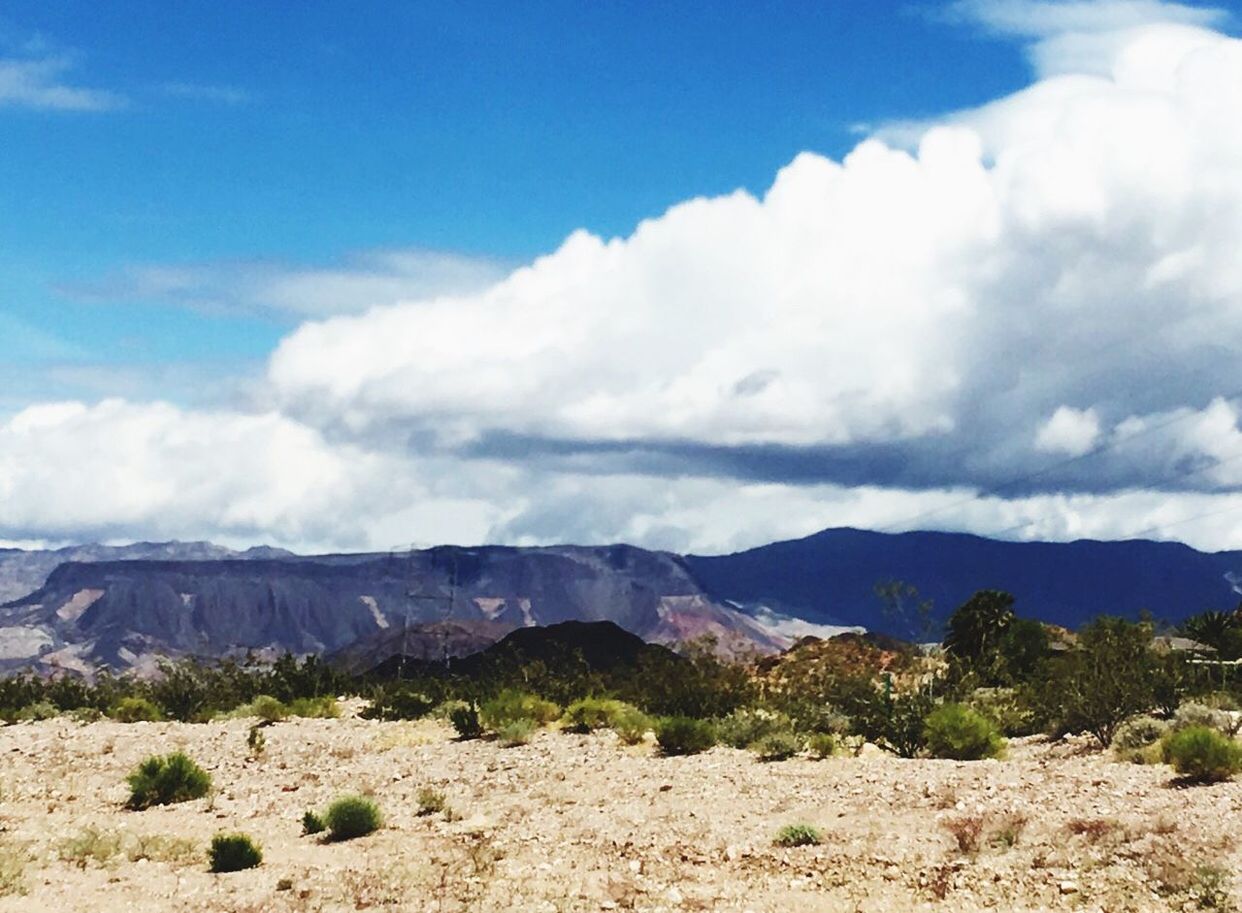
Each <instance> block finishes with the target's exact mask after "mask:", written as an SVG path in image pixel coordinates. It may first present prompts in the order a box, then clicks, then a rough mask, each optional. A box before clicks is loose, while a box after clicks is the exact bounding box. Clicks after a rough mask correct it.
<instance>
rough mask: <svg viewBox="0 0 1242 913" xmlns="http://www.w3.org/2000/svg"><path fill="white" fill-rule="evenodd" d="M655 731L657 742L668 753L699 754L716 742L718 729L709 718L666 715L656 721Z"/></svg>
mask: <svg viewBox="0 0 1242 913" xmlns="http://www.w3.org/2000/svg"><path fill="white" fill-rule="evenodd" d="M655 731H656V742H657V743H658V744H659V746H660V750H661V751H662V752H663V753H664V754H666V755H688V754H698V753H699V752H700V751H707V749H709V748H711V747H712V746H713V745H715V744H716V729H715V727H714V726H712V724H711V722H710V721H708V720H697V719H695V718H693V717H688V716H669V717H664V718H663V719H661V720H659V721H657V722H656V726H655Z"/></svg>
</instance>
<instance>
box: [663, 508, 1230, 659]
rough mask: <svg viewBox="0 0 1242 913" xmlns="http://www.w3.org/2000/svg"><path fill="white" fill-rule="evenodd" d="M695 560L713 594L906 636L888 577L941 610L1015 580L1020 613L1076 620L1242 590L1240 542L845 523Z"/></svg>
mask: <svg viewBox="0 0 1242 913" xmlns="http://www.w3.org/2000/svg"><path fill="white" fill-rule="evenodd" d="M685 562H686V566H687V567H688V568H689V569H690V570H691V571H692V572H693V573H694V576H695V578H696V579H697V580H698V582H699V583H700V584H701V585H702V586H703V588H704V590H705V591H706V592H707V593H708V594H709V595H710V596H712V597H714V598H717V599H724V600H728V601H731V602H737V603H743V604H745V603H756V604H763V605H767V606H770V607H771V608H773V609H775V610H777V611H779V612H783V613H785V614H787V615H792V616H795V617H797V618H802V619H806V620H808V621H812V622H816V623H819V624H833V625H861V626H864V627H866V628H867V629H868V630H871V631H879V632H882V633H886V634H893V635H896V636H898V637H910V636H912V635H914V634H915V633H916V632H914V631H912V630H911V629H910V628H909V626H907V625H905V624H903V623H902V622H901V621H900V620H898V619H893V618H888V617H885V615H884V614H883V612H882V604H881V601H880V599H879V598H878V597H877V596H876V594H875V585H876V583H878V582H880V581H883V580H894V579H895V580H901V581H904V582H906V583H909V584H912V585H914V586H915V587H917V588H918V590H919V593H920V594H921V595H922V596H923V597H925V598H930V599H932V600H933V601H934V603H935V618H936V619H937V620H938V621H939V622H943V620H944V619H945V618H947V617H948V615H949V613H951V612H952V611H953V609H954V608H956V607H957V606H959V605H961V604H962V603H963V602H965V601H966V600H967V599H968V598H969V597H970V595H971V594H972V593H974V592H975V591H977V590H981V589H999V590H1007V591H1008V592H1010V593H1013V594H1014V596H1015V597H1016V598H1017V605H1016V609H1017V611H1018V613H1019V614H1020V615H1024V616H1027V617H1031V618H1038V619H1040V620H1042V621H1048V622H1052V623H1055V624H1059V625H1064V626H1065V627H1068V628H1076V627H1078V626H1079V625H1081V624H1082V623H1083V622H1085V621H1087V620H1089V619H1091V618H1093V617H1095V616H1096V615H1102V614H1108V615H1122V616H1127V617H1131V618H1132V617H1135V616H1136V615H1137V614H1138V613H1139V611H1140V610H1143V609H1147V610H1149V611H1150V612H1151V613H1152V614H1153V615H1154V616H1155V617H1157V618H1159V619H1163V620H1167V621H1170V622H1177V621H1181V620H1182V619H1184V618H1186V617H1187V616H1189V615H1192V614H1194V613H1195V612H1199V611H1202V610H1203V609H1207V608H1217V609H1232V608H1233V607H1234V606H1235V605H1237V603H1238V601H1239V599H1240V598H1242V597H1240V596H1239V592H1238V590H1237V589H1236V587H1235V584H1234V580H1237V579H1242V552H1237V551H1225V552H1216V553H1208V552H1199V551H1196V550H1195V549H1192V548H1191V547H1190V546H1188V545H1183V544H1182V543H1179V542H1152V541H1148V540H1129V541H1117V542H1105V541H1095V540H1078V541H1075V542H1009V541H1002V540H997V539H986V538H983V537H982V536H974V535H969V534H966V533H943V532H909V533H877V532H870V531H867V530H858V529H850V528H841V529H827V530H823V531H822V532H818V533H815V534H814V535H811V536H807V537H806V538H804V539H796V540H790V541H787V542H776V543H773V544H771V545H764V546H760V547H758V548H754V549H749V550H747V551H744V552H738V553H736V554H732V555H720V556H712V557H707V556H695V555H691V556H687V557H686V558H685ZM937 633H938V632H937Z"/></svg>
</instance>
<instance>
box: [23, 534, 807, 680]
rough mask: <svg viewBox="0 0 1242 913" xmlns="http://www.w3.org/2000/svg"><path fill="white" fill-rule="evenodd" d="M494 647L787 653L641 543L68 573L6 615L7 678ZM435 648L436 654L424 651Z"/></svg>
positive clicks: (162, 564)
mask: <svg viewBox="0 0 1242 913" xmlns="http://www.w3.org/2000/svg"><path fill="white" fill-rule="evenodd" d="M450 621H451V622H457V623H461V624H469V625H472V626H473V627H474V629H475V633H481V634H486V635H487V636H489V637H491V639H492V640H495V639H498V638H499V637H500V636H503V634H504V633H507V632H508V631H512V630H514V629H516V628H521V627H531V626H536V625H549V624H554V623H556V622H562V621H612V622H615V623H616V624H618V625H619V626H620V627H622V628H624V629H625V630H627V631H630V632H631V633H633V634H636V635H638V636H639V637H641V638H643V639H644V640H647V641H651V642H663V643H671V642H676V641H682V640H689V639H694V638H697V637H699V636H702V635H713V636H715V637H717V638H718V639H719V640H720V641H721V642H724V643H729V642H731V641H732V642H736V643H737V644H738V645H739V647H740V648H745V649H760V650H763V651H771V650H776V649H779V648H780V647H782V646H784V645H785V641H784V640H783V639H782V638H778V637H773V636H772V635H771V634H769V632H767V631H766V630H765V629H764V628H763V627H762V626H760V625H759V624H757V623H756V622H755V621H753V620H752V619H751V618H749V617H748V616H746V615H745V614H744V613H741V612H738V611H736V610H734V609H732V608H730V607H727V606H725V605H723V604H720V603H716V602H713V601H712V600H710V599H708V598H707V597H706V596H705V595H704V593H703V591H702V590H701V588H700V587H699V586H698V585H697V583H695V581H694V579H693V577H692V576H691V575H690V574H689V573H688V572H687V570H686V568H685V566H684V565H683V563H682V562H681V559H680V558H678V557H677V556H674V555H668V554H665V553H662V552H650V551H646V550H643V549H638V548H633V547H631V546H624V545H619V546H605V547H595V548H588V547H576V546H562V547H548V548H525V549H519V548H510V547H503V546H488V547H482V548H478V549H459V548H449V547H442V548H436V549H429V550H425V551H416V552H412V553H409V554H400V555H394V554H362V555H322V556H312V557H300V556H289V557H277V558H258V557H254V558H241V557H224V558H215V559H209V560H160V561H151V560H141V559H131V560H124V561H95V562H68V563H64V564H61V565H60V566H58V567H57V568H56V569H55V570H54V571H52V573H51V574H50V575H49V576H48V578H47V580H46V582H45V583H44V585H43V586H42V587H41V588H39V589H38V590H37V591H36V592H34V593H31V594H29V595H28V596H25V597H24V598H21V599H18V600H14V601H13V602H10V603H9V604H7V605H6V606H3V607H0V668H3V667H5V666H7V667H9V668H14V667H21V666H26V665H34V666H37V667H38V668H41V669H44V670H53V669H68V670H74V671H80V672H86V671H89V670H90V669H91V668H93V667H95V666H98V665H100V664H104V665H108V666H111V667H113V668H122V669H123V668H135V669H137V670H139V671H148V670H150V669H151V668H152V667H153V665H154V663H155V661H156V659H157V658H158V657H160V656H167V655H174V656H176V655H190V656H204V657H215V656H222V655H229V654H236V653H242V652H247V651H260V652H267V653H279V652H285V651H288V652H293V653H299V654H303V653H318V654H334V653H337V652H339V651H343V650H345V649H346V648H348V647H351V646H353V647H355V648H356V647H357V646H358V645H359V644H363V645H365V643H366V642H367V641H372V642H374V643H375V644H376V650H377V654H376V655H373V656H369V657H368V656H366V655H365V654H364V655H363V656H361V657H353V658H352V660H351V661H352V662H357V663H358V664H360V665H362V666H363V667H366V666H369V665H374V664H376V663H378V662H379V661H380V660H381V659H382V655H379V654H382V653H383V652H384V651H385V650H387V651H389V652H392V651H394V650H395V649H398V648H399V647H400V646H401V644H402V642H403V641H404V635H403V637H402V638H401V639H397V638H395V637H393V636H392V635H391V633H390V632H392V631H393V630H394V629H397V628H400V629H401V630H402V631H403V632H404V631H405V629H406V626H407V623H409V624H410V625H412V626H414V627H419V626H424V625H428V624H432V623H436V622H450ZM429 649H434V644H433V645H432V646H431V647H429Z"/></svg>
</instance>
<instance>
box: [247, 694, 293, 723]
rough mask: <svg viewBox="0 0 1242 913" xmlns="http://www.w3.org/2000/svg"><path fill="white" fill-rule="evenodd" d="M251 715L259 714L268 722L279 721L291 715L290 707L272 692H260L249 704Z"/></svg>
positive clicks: (260, 717) (259, 716)
mask: <svg viewBox="0 0 1242 913" xmlns="http://www.w3.org/2000/svg"><path fill="white" fill-rule="evenodd" d="M249 710H250V713H249V714H248V715H249V716H257V717H258V718H259V719H261V720H263V721H264V722H266V723H277V722H279V721H280V720H283V719H285V718H286V717H288V716H289V708H288V707H286V706H285V705H284V704H282V703H281V702H280V701H278V700H276V698H274V697H272V696H271V695H270V694H260V695H259V696H258V697H256V698H255V699H254V700H253V701H251V702H250V704H249Z"/></svg>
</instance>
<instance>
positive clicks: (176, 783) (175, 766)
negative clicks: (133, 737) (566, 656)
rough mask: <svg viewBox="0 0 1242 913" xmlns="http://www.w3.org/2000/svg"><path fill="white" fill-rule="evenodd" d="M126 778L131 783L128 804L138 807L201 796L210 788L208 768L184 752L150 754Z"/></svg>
mask: <svg viewBox="0 0 1242 913" xmlns="http://www.w3.org/2000/svg"><path fill="white" fill-rule="evenodd" d="M126 782H128V783H129V803H128V806H129V807H130V808H131V809H135V810H140V809H144V808H150V807H151V806H152V805H172V804H173V803H176V802H188V801H189V800H191V799H201V798H202V797H203V796H205V795H207V790H209V789H210V788H211V777H210V776H208V775H207V772H206V771H205V770H203V769H202V768H201V767H199V766H198V765H197V764H195V763H194V762H193V761H191V760H190V759H189V758H188V757H186V756H185V755H184V754H182V753H181V752H177V753H176V754H170V755H168V756H166V757H160V756H157V755H153V756H151V757H149V758H147V759H146V760H145V761H143V762H142V763H141V764H139V765H138V767H137V768H135V769H134V772H133V773H131V774H130V775H129V776H128V777H127V778H126Z"/></svg>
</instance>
